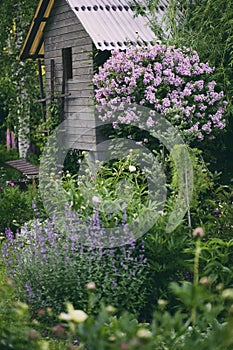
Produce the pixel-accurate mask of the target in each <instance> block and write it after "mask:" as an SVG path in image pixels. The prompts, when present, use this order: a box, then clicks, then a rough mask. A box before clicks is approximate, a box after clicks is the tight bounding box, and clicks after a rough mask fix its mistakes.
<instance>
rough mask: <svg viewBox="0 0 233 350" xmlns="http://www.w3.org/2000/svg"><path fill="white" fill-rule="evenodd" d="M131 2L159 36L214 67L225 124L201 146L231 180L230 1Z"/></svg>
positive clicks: (232, 44)
mask: <svg viewBox="0 0 233 350" xmlns="http://www.w3.org/2000/svg"><path fill="white" fill-rule="evenodd" d="M165 4H166V6H165ZM132 5H133V6H134V8H135V11H136V12H137V13H140V14H142V15H144V16H147V18H148V19H149V21H150V24H151V27H152V29H153V30H154V31H155V33H156V35H157V37H158V39H160V40H161V41H162V42H165V43H166V44H169V45H175V46H176V47H182V46H186V47H190V48H192V49H194V50H196V51H197V52H198V54H199V56H200V59H201V61H202V62H206V61H208V62H209V63H210V65H211V66H214V67H215V68H216V69H215V73H214V76H213V78H214V79H215V80H216V81H217V84H218V86H219V88H220V89H222V90H223V91H224V93H225V94H226V96H227V99H228V102H229V104H228V112H227V119H228V126H227V130H226V132H225V133H224V134H223V135H222V136H219V137H218V138H217V139H216V140H212V141H211V142H208V144H206V143H203V144H202V148H203V150H204V151H205V152H204V153H205V155H206V159H207V160H208V161H211V162H212V164H211V165H212V168H213V169H217V170H219V171H222V172H223V176H222V178H223V179H224V181H233V108H232V97H233V69H232V68H233V31H232V25H233V2H232V1H229V0H180V1H177V0H166V1H161V0H139V1H137V0H133V1H132ZM158 13H160V15H158ZM223 169H224V170H223Z"/></svg>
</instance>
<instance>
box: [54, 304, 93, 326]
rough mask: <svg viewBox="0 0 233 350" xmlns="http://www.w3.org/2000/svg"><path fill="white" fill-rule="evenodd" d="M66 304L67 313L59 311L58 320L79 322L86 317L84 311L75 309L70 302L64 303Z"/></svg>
mask: <svg viewBox="0 0 233 350" xmlns="http://www.w3.org/2000/svg"><path fill="white" fill-rule="evenodd" d="M66 306H67V310H68V313H67V314H66V313H65V312H62V313H60V315H59V318H60V320H64V321H73V322H75V323H81V322H84V321H85V320H86V319H87V318H88V315H87V314H86V313H85V312H84V311H82V310H75V309H74V307H73V305H72V304H71V303H66Z"/></svg>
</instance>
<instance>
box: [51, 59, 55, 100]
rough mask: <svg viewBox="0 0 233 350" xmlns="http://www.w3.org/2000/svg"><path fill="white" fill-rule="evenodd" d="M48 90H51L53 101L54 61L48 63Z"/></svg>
mask: <svg viewBox="0 0 233 350" xmlns="http://www.w3.org/2000/svg"><path fill="white" fill-rule="evenodd" d="M50 84H51V85H50V90H51V101H53V99H54V86H55V63H54V60H51V61H50Z"/></svg>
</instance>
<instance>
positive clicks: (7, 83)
mask: <svg viewBox="0 0 233 350" xmlns="http://www.w3.org/2000/svg"><path fill="white" fill-rule="evenodd" d="M37 5H38V0H2V1H1V2H0V65H1V71H0V86H1V89H0V102H1V105H2V106H3V109H4V113H2V114H1V121H0V123H1V124H4V125H5V126H8V127H10V128H11V129H13V128H14V129H16V130H17V125H18V120H19V116H21V117H22V118H23V117H24V116H25V115H30V118H31V119H30V120H31V122H32V123H33V118H34V117H36V115H37V112H36V111H37V110H38V106H36V105H35V104H34V103H33V101H34V100H35V98H36V96H38V89H39V87H38V77H37V70H36V63H35V62H32V61H31V62H29V61H25V62H22V61H19V59H18V57H19V53H20V50H21V48H22V45H23V41H24V40H25V38H26V35H27V31H28V29H29V26H30V22H31V20H32V18H33V15H34V12H35V9H36V7H37ZM1 135H2V134H1ZM1 141H3V140H1Z"/></svg>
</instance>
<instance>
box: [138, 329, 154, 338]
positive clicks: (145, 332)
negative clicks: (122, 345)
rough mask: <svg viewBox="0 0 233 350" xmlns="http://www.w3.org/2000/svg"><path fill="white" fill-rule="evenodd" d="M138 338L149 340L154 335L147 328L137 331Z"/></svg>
mask: <svg viewBox="0 0 233 350" xmlns="http://www.w3.org/2000/svg"><path fill="white" fill-rule="evenodd" d="M137 336H138V338H142V339H148V338H151V336H152V333H151V332H150V331H149V330H148V329H146V328H140V329H139V330H138V331H137Z"/></svg>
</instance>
